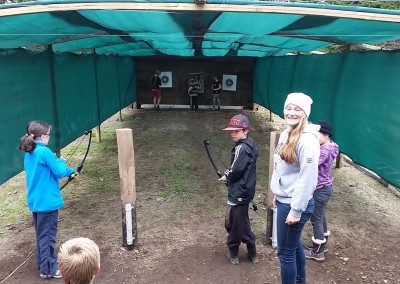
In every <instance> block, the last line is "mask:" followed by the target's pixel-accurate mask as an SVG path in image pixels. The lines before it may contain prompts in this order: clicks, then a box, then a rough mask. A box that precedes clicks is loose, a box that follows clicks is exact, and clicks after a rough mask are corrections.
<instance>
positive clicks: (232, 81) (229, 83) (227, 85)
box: [222, 74, 237, 91]
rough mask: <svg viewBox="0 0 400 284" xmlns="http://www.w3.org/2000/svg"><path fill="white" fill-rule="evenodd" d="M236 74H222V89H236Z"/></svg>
mask: <svg viewBox="0 0 400 284" xmlns="http://www.w3.org/2000/svg"><path fill="white" fill-rule="evenodd" d="M236 81H237V75H228V74H223V75H222V90H224V91H236Z"/></svg>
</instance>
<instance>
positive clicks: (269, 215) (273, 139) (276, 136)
mask: <svg viewBox="0 0 400 284" xmlns="http://www.w3.org/2000/svg"><path fill="white" fill-rule="evenodd" d="M279 136H280V132H278V131H272V132H271V138H270V142H269V168H268V192H267V204H266V206H265V207H266V208H267V230H266V236H267V244H269V245H271V244H272V239H271V237H272V216H273V212H272V202H273V200H274V194H273V193H272V191H271V178H272V173H273V172H274V153H275V148H276V145H278V141H279Z"/></svg>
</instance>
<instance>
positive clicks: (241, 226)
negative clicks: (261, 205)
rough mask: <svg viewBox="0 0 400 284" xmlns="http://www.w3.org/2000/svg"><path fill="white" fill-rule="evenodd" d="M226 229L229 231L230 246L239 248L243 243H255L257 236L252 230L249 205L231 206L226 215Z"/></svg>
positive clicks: (228, 243)
mask: <svg viewBox="0 0 400 284" xmlns="http://www.w3.org/2000/svg"><path fill="white" fill-rule="evenodd" d="M225 229H226V231H227V232H228V233H229V235H228V239H227V241H226V245H227V246H228V247H229V248H233V249H235V248H239V246H240V244H241V243H245V244H254V243H255V242H256V236H255V235H254V233H253V231H252V230H251V226H250V219H249V205H248V204H240V205H235V206H229V205H228V208H227V211H226V216H225Z"/></svg>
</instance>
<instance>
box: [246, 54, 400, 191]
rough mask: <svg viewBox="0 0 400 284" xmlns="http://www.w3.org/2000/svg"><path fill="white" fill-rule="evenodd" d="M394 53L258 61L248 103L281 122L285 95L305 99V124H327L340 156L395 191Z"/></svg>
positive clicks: (399, 65)
mask: <svg viewBox="0 0 400 284" xmlns="http://www.w3.org/2000/svg"><path fill="white" fill-rule="evenodd" d="M399 74H400V52H399V51H397V52H385V51H376V52H371V51H369V52H349V53H342V54H327V55H307V56H306V55H298V56H285V57H275V58H274V57H270V58H263V59H259V60H258V62H257V64H256V67H255V71H254V85H253V87H254V101H255V102H256V103H258V104H260V105H262V106H265V107H266V108H268V109H270V110H271V111H273V112H274V113H277V114H279V115H280V116H282V114H283V103H284V101H285V98H286V95H287V94H288V93H290V92H292V91H301V92H304V93H306V94H308V95H310V96H311V97H312V98H313V100H314V103H313V105H312V110H311V115H310V120H311V121H314V122H316V121H318V120H327V121H330V122H331V124H332V125H333V130H334V136H333V139H334V140H335V141H336V142H337V143H338V144H339V147H340V151H341V152H342V153H345V154H347V155H348V156H349V157H351V159H352V160H353V161H354V162H356V163H357V164H360V165H362V166H364V167H366V168H368V169H370V170H372V171H374V172H375V173H377V174H378V175H379V176H381V177H382V178H383V179H385V180H386V181H388V182H389V183H391V184H393V185H395V186H397V187H399V186H400V147H399V145H400V114H399V112H398V110H399V109H400V80H399Z"/></svg>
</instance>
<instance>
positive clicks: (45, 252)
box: [33, 210, 58, 275]
mask: <svg viewBox="0 0 400 284" xmlns="http://www.w3.org/2000/svg"><path fill="white" fill-rule="evenodd" d="M57 222H58V210H55V211H52V212H45V213H35V212H33V225H34V226H35V232H36V264H37V266H38V267H39V269H40V273H42V274H45V275H53V274H55V273H56V271H57V270H58V263H57V252H56V251H55V245H56V236H57Z"/></svg>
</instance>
